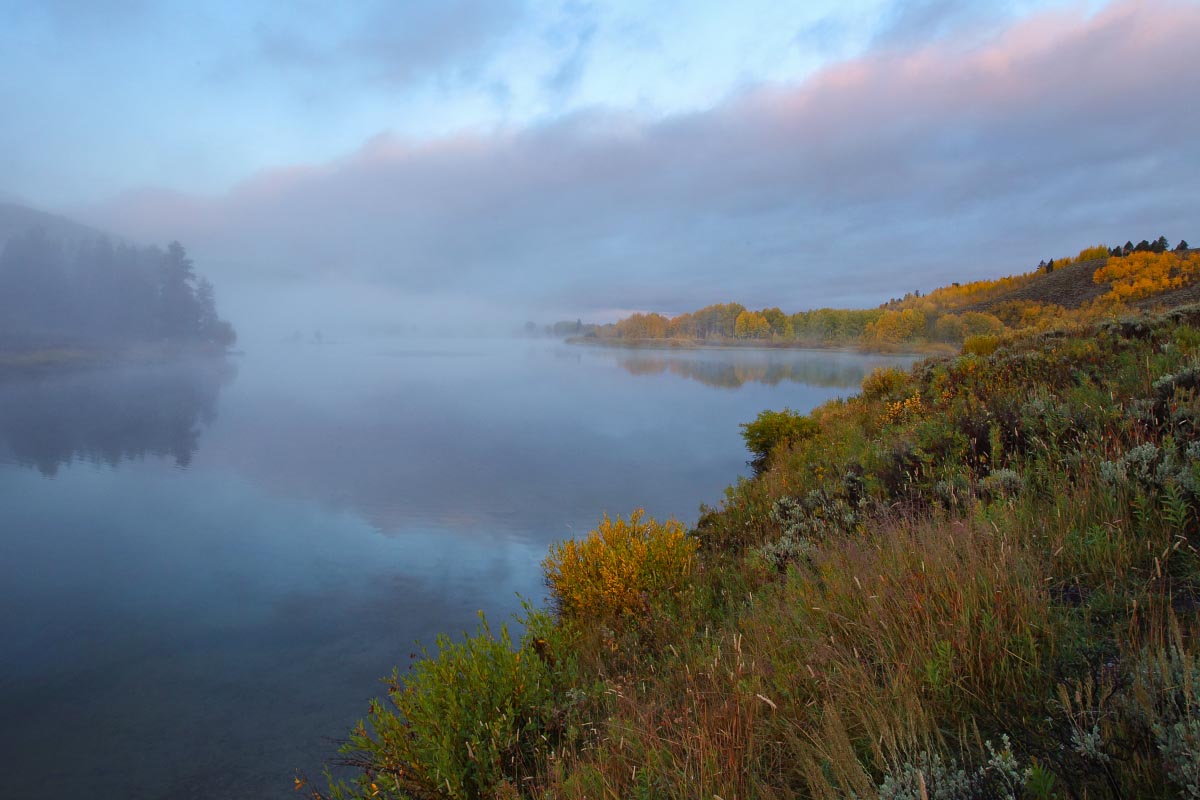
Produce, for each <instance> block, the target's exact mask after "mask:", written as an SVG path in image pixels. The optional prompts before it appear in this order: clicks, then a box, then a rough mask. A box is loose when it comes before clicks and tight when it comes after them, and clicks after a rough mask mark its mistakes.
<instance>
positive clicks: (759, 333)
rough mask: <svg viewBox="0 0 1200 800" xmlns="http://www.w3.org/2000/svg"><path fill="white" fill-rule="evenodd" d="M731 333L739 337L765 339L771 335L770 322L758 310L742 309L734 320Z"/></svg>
mask: <svg viewBox="0 0 1200 800" xmlns="http://www.w3.org/2000/svg"><path fill="white" fill-rule="evenodd" d="M733 335H734V336H736V337H737V338H739V339H766V338H768V337H769V336H770V335H771V323H770V322H769V321H768V320H767V318H766V317H765V316H763V315H762V314H761V313H760V312H758V311H743V312H742V313H740V314H738V315H737V320H735V322H734V325H733Z"/></svg>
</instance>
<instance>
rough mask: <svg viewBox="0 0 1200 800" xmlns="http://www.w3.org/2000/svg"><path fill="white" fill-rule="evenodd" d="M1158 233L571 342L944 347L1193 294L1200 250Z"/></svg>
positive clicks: (719, 307)
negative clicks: (950, 276)
mask: <svg viewBox="0 0 1200 800" xmlns="http://www.w3.org/2000/svg"><path fill="white" fill-rule="evenodd" d="M1165 242H1166V239H1165V238H1163V237H1160V238H1159V239H1158V240H1157V241H1155V242H1154V243H1150V242H1148V241H1145V240H1143V241H1142V242H1141V243H1140V244H1138V245H1137V246H1134V245H1132V243H1127V244H1126V245H1125V246H1124V247H1121V248H1116V247H1114V248H1109V247H1107V246H1106V245H1097V246H1095V247H1089V248H1085V249H1084V250H1083V251H1081V252H1080V253H1079V255H1077V256H1075V257H1071V258H1063V259H1057V260H1052V261H1051V262H1050V263H1049V264H1045V263H1043V264H1042V265H1040V266H1039V267H1038V268H1037V269H1035V270H1033V271H1031V272H1026V273H1019V274H1014V275H1009V276H1006V277H1002V278H997V279H993V280H979V281H972V282H969V283H952V284H950V285H949V286H942V287H940V288H937V289H934V290H933V291H930V292H928V293H926V294H922V293H921V292H919V291H914V292H910V293H909V294H907V295H905V296H904V297H903V298H898V299H893V300H890V301H888V302H886V303H884V304H883V305H881V306H879V307H878V308H869V309H833V308H821V309H815V310H811V311H800V312H796V313H792V314H789V313H786V312H784V311H783V310H781V309H779V308H764V309H761V310H758V311H754V310H751V309H748V308H746V307H745V306H742V305H741V304H739V303H723V304H722V303H718V304H715V305H711V306H707V307H705V308H702V309H699V310H698V311H694V312H691V313H688V314H679V315H676V316H671V317H667V316H664V315H661V314H654V313H648V314H633V315H631V316H629V317H627V318H625V319H622V320H620V321H618V322H616V323H614V324H611V325H601V326H595V327H594V329H593V330H592V331H591V332H589V333H588V334H587V335H586V336H584V337H580V338H578V339H576V340H574V341H577V342H598V343H605V344H617V345H622V346H674V347H679V346H694V345H696V344H701V343H702V344H708V345H725V346H728V345H740V346H752V347H856V348H859V349H863V350H881V351H887V350H909V351H919V352H949V351H953V350H954V349H956V348H957V347H958V346H961V345H962V344H963V343H964V342H966V341H968V340H969V339H971V338H972V337H978V336H999V335H1004V334H1009V333H1014V332H1017V331H1028V330H1048V329H1050V328H1053V327H1056V326H1059V325H1061V324H1063V323H1065V322H1067V321H1075V322H1088V321H1095V320H1097V319H1101V318H1103V317H1106V316H1107V317H1113V316H1116V315H1120V314H1122V313H1125V312H1126V311H1129V310H1136V309H1146V308H1155V307H1166V308H1169V307H1172V306H1175V305H1180V304H1182V303H1186V302H1191V301H1192V300H1193V299H1195V298H1197V297H1200V294H1198V293H1197V292H1194V291H1192V288H1193V287H1194V286H1195V285H1196V282H1197V281H1200V254H1198V253H1197V251H1196V250H1192V249H1188V248H1187V245H1186V242H1180V243H1179V245H1178V246H1177V247H1176V248H1175V249H1174V250H1168V249H1167V246H1166V244H1165Z"/></svg>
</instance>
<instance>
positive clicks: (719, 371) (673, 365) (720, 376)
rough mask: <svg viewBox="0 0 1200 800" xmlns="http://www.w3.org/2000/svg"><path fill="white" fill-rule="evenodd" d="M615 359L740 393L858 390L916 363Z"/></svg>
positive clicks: (633, 355)
mask: <svg viewBox="0 0 1200 800" xmlns="http://www.w3.org/2000/svg"><path fill="white" fill-rule="evenodd" d="M615 358H616V361H617V363H618V364H619V365H620V366H621V367H622V368H623V369H624V370H625V371H626V372H628V373H629V374H630V375H661V374H663V373H670V374H672V375H678V376H680V377H682V378H687V379H689V380H694V381H699V382H700V383H703V384H704V385H705V386H714V387H719V388H726V389H737V388H740V387H741V386H744V385H745V384H747V383H762V384H766V385H768V386H777V385H779V384H780V383H784V382H790V383H802V384H807V385H809V386H821V387H830V388H837V389H856V388H858V387H859V386H860V385H861V384H862V381H863V378H865V377H866V376H867V375H868V374H869V373H870V372H871V370H873V369H875V368H876V367H878V366H884V365H887V366H893V365H895V366H902V365H907V364H908V363H909V362H911V360H912V359H911V358H909V357H905V356H901V357H893V356H863V355H861V354H858V353H842V352H832V351H812V350H788V351H770V350H766V351H764V350H736V351H734V350H728V351H718V350H705V351H691V352H684V353H678V354H676V353H663V352H656V353H645V352H641V351H632V352H618V353H617V354H616V356H615Z"/></svg>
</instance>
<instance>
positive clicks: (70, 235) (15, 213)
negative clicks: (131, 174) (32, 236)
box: [0, 201, 119, 246]
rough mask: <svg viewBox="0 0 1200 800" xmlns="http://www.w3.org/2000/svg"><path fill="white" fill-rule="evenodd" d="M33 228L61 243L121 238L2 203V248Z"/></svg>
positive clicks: (15, 205)
mask: <svg viewBox="0 0 1200 800" xmlns="http://www.w3.org/2000/svg"><path fill="white" fill-rule="evenodd" d="M32 228H41V229H43V230H44V231H45V232H46V234H47V235H49V236H50V237H51V238H52V239H57V240H59V241H70V242H79V241H81V240H87V239H95V238H98V237H101V236H106V237H108V238H109V239H118V238H119V237H115V236H113V235H112V234H109V233H106V232H105V231H101V230H97V229H96V228H92V227H89V226H87V225H84V224H83V223H80V222H76V221H74V220H72V219H68V218H67V217H64V216H60V215H58V214H51V213H49V212H46V211H38V210H36V209H33V208H29V207H28V206H23V205H19V204H17V203H6V202H2V201H0V246H2V245H3V244H4V243H5V242H6V241H8V240H9V239H11V238H12V237H13V236H16V235H18V234H22V233H25V232H27V231H29V230H30V229H32Z"/></svg>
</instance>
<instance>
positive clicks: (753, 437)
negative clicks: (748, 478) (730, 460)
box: [739, 408, 820, 472]
mask: <svg viewBox="0 0 1200 800" xmlns="http://www.w3.org/2000/svg"><path fill="white" fill-rule="evenodd" d="M739 427H740V428H741V429H742V439H744V440H745V442H746V449H747V450H749V451H750V452H751V453H753V454H754V458H753V460H751V462H750V464H751V466H753V467H754V471H755V472H762V470H763V469H764V468H765V467H766V465H767V459H768V458H770V457H771V452H772V451H773V450H775V448H777V447H779V446H781V445H784V444H790V443H792V442H798V441H801V440H803V439H809V438H812V437H813V436H815V435H816V434H817V431H818V430H820V428H819V427H818V425H817V423H815V422H813V421H812V420H811V419H809V418H808V417H806V416H804V415H803V414H799V413H797V412H795V411H792V410H791V409H790V408H785V409H783V410H782V411H770V410H768V411H763V412H762V413H760V414H759V415H758V416H757V417H755V418H754V421H753V422H743V423H742V424H741V425H740V426H739Z"/></svg>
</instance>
